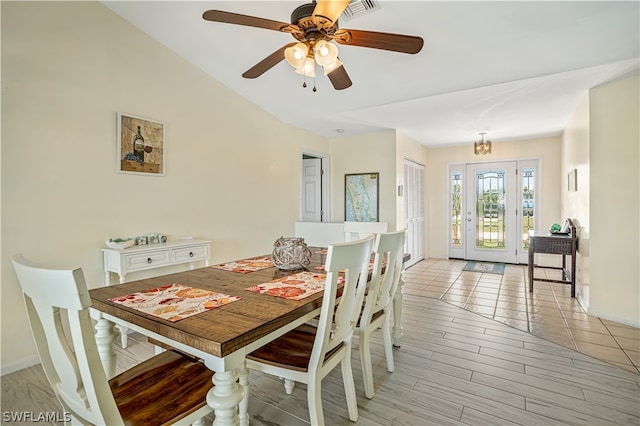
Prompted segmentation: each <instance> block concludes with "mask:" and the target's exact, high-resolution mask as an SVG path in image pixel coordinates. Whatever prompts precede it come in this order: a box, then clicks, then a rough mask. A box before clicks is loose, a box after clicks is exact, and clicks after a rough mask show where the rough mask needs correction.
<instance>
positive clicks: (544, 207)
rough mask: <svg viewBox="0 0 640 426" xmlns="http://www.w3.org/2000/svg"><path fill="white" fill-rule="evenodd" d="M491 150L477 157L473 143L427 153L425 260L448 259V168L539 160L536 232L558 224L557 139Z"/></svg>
mask: <svg viewBox="0 0 640 426" xmlns="http://www.w3.org/2000/svg"><path fill="white" fill-rule="evenodd" d="M489 139H490V138H489ZM492 148H493V150H492V153H491V154H488V155H482V156H477V155H475V154H474V153H473V141H469V144H468V145H465V146H456V147H449V148H439V149H430V150H429V153H428V162H427V167H426V168H427V173H426V174H427V181H428V189H427V192H428V194H429V199H428V206H427V211H428V217H427V223H428V227H427V240H428V244H427V247H428V249H429V252H428V253H427V255H428V257H435V258H446V257H447V256H448V252H447V250H448V249H447V248H448V238H449V229H448V223H447V222H448V220H447V214H446V212H447V211H448V200H449V193H448V191H449V184H448V170H447V167H448V165H449V164H454V163H476V162H491V161H504V160H519V159H540V166H541V169H542V182H541V188H542V194H543V196H542V200H541V203H540V204H541V205H540V208H541V213H542V215H541V217H540V220H539V221H538V225H537V226H538V228H539V229H547V228H548V227H549V226H550V225H551V224H552V223H554V222H558V221H560V217H561V216H560V190H561V188H562V185H563V184H565V181H564V180H562V179H561V178H560V176H559V170H560V140H559V138H543V139H533V140H522V141H513V142H494V143H493V146H492Z"/></svg>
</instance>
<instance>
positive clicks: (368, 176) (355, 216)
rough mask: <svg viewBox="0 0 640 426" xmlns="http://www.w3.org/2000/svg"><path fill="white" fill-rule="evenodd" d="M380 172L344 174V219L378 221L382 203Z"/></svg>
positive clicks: (349, 220)
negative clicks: (380, 201) (380, 202)
mask: <svg viewBox="0 0 640 426" xmlns="http://www.w3.org/2000/svg"><path fill="white" fill-rule="evenodd" d="M379 178H380V174H379V173H357V174H346V175H344V220H345V221H347V222H378V218H379V209H380V204H379V201H378V198H379V197H378V196H379V192H380V186H379V184H378V182H379V181H380V179H379Z"/></svg>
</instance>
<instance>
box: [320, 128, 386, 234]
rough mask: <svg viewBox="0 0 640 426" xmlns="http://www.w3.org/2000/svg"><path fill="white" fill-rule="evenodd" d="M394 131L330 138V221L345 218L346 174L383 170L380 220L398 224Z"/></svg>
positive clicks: (380, 171) (381, 176)
mask: <svg viewBox="0 0 640 426" xmlns="http://www.w3.org/2000/svg"><path fill="white" fill-rule="evenodd" d="M395 153H396V143H395V131H394V130H389V131H386V132H377V133H368V134H362V135H354V136H347V137H342V138H336V139H332V140H331V188H332V191H331V221H332V222H341V221H343V220H344V175H345V174H351V173H368V172H378V173H380V187H379V188H380V194H379V195H380V199H379V202H380V222H389V229H395V226H396V192H395V185H396V162H395Z"/></svg>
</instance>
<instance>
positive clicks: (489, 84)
mask: <svg viewBox="0 0 640 426" xmlns="http://www.w3.org/2000/svg"><path fill="white" fill-rule="evenodd" d="M303 3H305V1H304V0H302V1H266V0H263V1H194V2H189V1H113V2H107V1H105V2H103V4H105V5H106V6H107V7H109V8H110V9H111V10H113V11H114V12H115V13H117V14H118V15H120V16H122V17H123V18H125V19H126V20H128V21H129V22H131V23H132V24H133V25H135V26H136V27H138V28H140V29H141V30H142V31H144V32H146V33H147V34H149V35H150V36H151V37H153V38H155V39H156V40H158V41H159V42H160V43H162V44H164V45H166V46H167V47H168V48H170V49H171V50H173V51H175V52H176V53H178V54H179V55H180V56H182V57H183V58H185V59H186V60H188V61H189V62H191V63H193V64H194V65H195V66H197V67H199V68H200V69H202V70H203V71H205V72H206V73H207V74H209V75H211V76H212V77H213V78H215V79H216V80H218V81H220V82H222V83H223V84H225V85H226V86H228V87H230V88H231V89H233V90H234V91H236V92H237V93H239V94H240V95H241V96H243V97H245V98H247V99H249V100H250V101H251V102H253V103H255V104H256V105H258V106H260V107H261V108H263V109H264V110H266V111H268V112H269V113H271V114H272V115H274V116H275V117H277V118H278V119H280V120H281V121H283V122H285V123H287V124H289V125H291V126H295V127H299V128H302V129H306V130H308V131H310V132H313V133H317V134H320V135H323V136H326V137H332V138H333V137H340V136H341V135H344V136H348V135H353V134H357V133H362V132H371V131H377V130H381V129H398V130H400V131H402V132H403V133H404V134H406V135H407V136H409V137H411V138H413V139H414V140H416V141H418V142H420V143H422V144H423V145H425V146H429V147H438V146H451V145H457V144H467V143H470V142H473V141H474V140H477V139H479V136H478V133H479V132H487V139H490V140H492V141H493V142H499V141H504V140H516V139H528V138H534V137H543V136H557V135H560V134H561V132H562V130H563V129H564V128H565V126H566V124H567V122H568V120H569V118H570V117H571V115H572V114H573V112H574V111H575V109H576V107H577V106H578V104H579V102H580V101H581V100H582V99H583V98H584V97H585V96H586V94H587V91H588V89H589V88H592V87H595V86H598V85H600V84H603V83H605V82H607V81H611V80H613V79H616V78H619V77H621V76H626V75H629V74H632V73H637V72H638V69H639V64H640V60H639V57H640V2H638V1H626V2H614V1H602V2H598V1H567V2H557V1H544V2H543V1H532V2H527V1H497V2H485V1H470V2H461V1H384V0H383V1H380V6H381V8H380V10H377V11H374V12H371V13H368V14H365V15H362V16H358V17H355V18H353V19H351V20H344V19H343V20H341V21H340V27H341V28H352V29H360V30H370V31H382V32H391V33H402V34H409V35H417V36H420V37H422V38H423V39H424V47H423V49H422V51H421V52H420V53H418V54H416V55H407V54H402V53H396V52H389V51H384V50H377V49H368V48H362V47H354V46H343V45H338V48H339V51H340V59H341V60H342V61H343V63H344V66H345V69H346V70H347V72H348V73H349V76H350V77H351V80H352V81H353V86H351V87H350V88H348V89H345V90H341V91H337V90H334V89H333V87H332V86H331V83H330V82H329V80H328V79H327V78H326V77H324V76H323V75H322V73H321V72H318V77H317V78H316V81H315V84H316V86H317V89H318V90H317V92H315V93H314V92H312V91H311V87H312V86H313V81H308V82H307V83H309V85H308V87H307V88H306V89H304V88H302V82H303V81H302V80H303V77H302V76H300V75H298V74H296V73H295V72H294V70H293V69H292V68H291V67H290V66H289V65H288V64H287V63H286V62H285V61H283V62H281V63H280V64H278V65H276V66H275V67H273V68H272V69H271V70H269V71H267V72H266V73H265V74H263V75H262V76H261V77H259V78H257V79H253V80H249V79H244V78H242V77H241V74H242V73H243V72H244V71H246V70H247V69H249V68H251V67H252V66H253V65H254V64H256V63H257V62H259V61H260V60H262V59H263V58H264V57H266V56H267V55H269V54H271V53H272V52H274V51H275V50H277V49H279V48H280V47H281V46H283V45H284V44H286V43H289V42H291V41H293V38H292V37H291V35H289V34H286V33H280V32H277V31H270V30H265V29H259V28H252V27H245V26H238V25H230V24H224V23H218V22H210V21H205V20H204V19H202V13H203V12H204V11H206V10H209V9H220V10H225V11H229V12H235V13H241V14H245V15H251V16H257V17H262V18H267V19H272V20H276V21H282V22H289V21H290V14H291V11H292V10H293V9H294V8H295V7H297V6H299V5H301V4H303ZM337 129H344V132H343V133H338V132H337Z"/></svg>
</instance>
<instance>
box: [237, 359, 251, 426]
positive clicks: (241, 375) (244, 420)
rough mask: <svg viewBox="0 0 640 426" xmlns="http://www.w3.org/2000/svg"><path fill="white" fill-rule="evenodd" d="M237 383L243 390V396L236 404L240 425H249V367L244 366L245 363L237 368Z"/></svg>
mask: <svg viewBox="0 0 640 426" xmlns="http://www.w3.org/2000/svg"><path fill="white" fill-rule="evenodd" d="M238 383H239V384H240V386H242V390H243V391H244V398H242V401H240V404H239V406H238V411H239V412H240V413H239V416H240V426H249V369H247V368H246V365H245V367H244V368H239V369H238Z"/></svg>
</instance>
